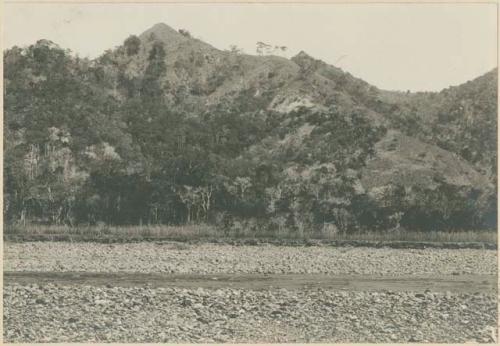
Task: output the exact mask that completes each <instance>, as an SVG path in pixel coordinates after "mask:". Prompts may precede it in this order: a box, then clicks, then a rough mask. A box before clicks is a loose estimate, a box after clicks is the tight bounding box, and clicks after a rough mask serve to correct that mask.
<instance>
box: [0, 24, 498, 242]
mask: <svg viewBox="0 0 500 346" xmlns="http://www.w3.org/2000/svg"><path fill="white" fill-rule="evenodd" d="M4 70H5V73H4V82H5V109H4V110H5V126H4V143H5V146H4V148H5V149H4V157H5V165H4V166H5V172H4V173H5V174H4V176H5V182H4V187H5V201H6V202H5V203H4V204H5V210H4V212H5V215H6V219H7V220H8V222H13V223H15V222H45V223H95V222H101V221H102V222H106V223H113V224H134V223H142V222H149V223H185V222H210V223H214V224H217V226H219V227H226V228H231V229H235V228H238V227H239V228H242V229H247V230H248V229H253V230H254V231H255V232H257V233H258V232H264V233H265V232H271V233H272V232H274V231H275V230H279V229H282V228H283V227H286V228H289V229H292V230H294V231H295V232H297V234H299V235H300V234H305V233H311V234H315V235H318V234H320V233H321V232H332V230H333V231H337V230H341V231H354V230H358V229H376V228H380V229H393V228H407V229H452V228H488V227H494V225H495V224H496V114H497V104H496V100H497V98H496V85H497V72H496V70H494V71H491V72H489V73H487V74H486V75H484V76H481V77H479V78H477V79H475V80H473V81H470V82H467V83H465V84H463V85H460V86H457V87H450V88H448V89H445V90H443V91H441V92H438V93H404V92H389V91H384V90H380V89H378V88H376V87H374V86H372V85H370V84H368V83H366V82H365V81H363V80H361V79H358V78H355V77H353V76H351V75H350V74H349V73H347V72H344V71H342V70H341V69H339V68H337V67H335V66H332V65H328V64H327V63H325V62H322V61H320V60H317V59H314V58H313V57H311V56H309V55H308V54H306V53H305V52H300V53H299V54H297V55H296V56H294V57H293V58H291V59H286V58H283V57H279V56H272V55H259V56H254V55H246V54H242V53H240V52H238V51H237V50H232V51H222V50H218V49H216V48H214V47H212V46H210V45H209V44H207V43H205V42H202V41H200V40H198V39H196V38H193V37H192V36H191V35H190V33H189V32H187V31H185V30H179V31H176V30H174V29H172V28H171V27H169V26H167V25H166V24H161V23H160V24H156V25H154V26H153V27H152V28H150V29H148V30H147V31H145V32H144V33H142V34H141V35H139V36H134V35H132V36H130V37H129V38H127V39H126V40H125V42H124V43H123V45H121V46H118V47H116V48H115V49H113V50H108V51H106V52H104V54H102V55H101V56H100V57H99V58H97V59H94V60H88V59H79V58H78V57H75V56H73V55H72V54H71V53H70V52H69V51H65V50H63V49H62V48H60V47H58V46H57V45H56V44H54V43H52V42H50V41H47V40H40V41H38V42H37V43H35V44H33V45H31V46H29V47H24V48H19V47H13V48H12V49H9V50H7V51H5V52H4ZM318 232H319V233H318Z"/></svg>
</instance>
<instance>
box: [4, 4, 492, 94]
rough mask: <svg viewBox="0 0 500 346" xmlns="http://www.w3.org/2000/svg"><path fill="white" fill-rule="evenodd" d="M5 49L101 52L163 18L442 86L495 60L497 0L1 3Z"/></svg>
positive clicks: (369, 72) (386, 84) (400, 80)
mask: <svg viewBox="0 0 500 346" xmlns="http://www.w3.org/2000/svg"><path fill="white" fill-rule="evenodd" d="M3 21H4V23H3V34H4V40H3V42H4V44H3V46H4V49H6V48H10V47H12V46H14V45H17V46H26V45H30V44H33V43H34V42H36V41H37V40H39V39H42V38H43V39H49V40H51V41H54V42H55V43H57V44H59V45H60V46H61V47H62V48H68V49H70V50H71V51H73V52H74V53H76V54H78V55H79V56H80V57H89V58H94V57H97V56H99V55H100V54H102V53H103V52H104V51H105V50H106V49H110V48H113V47H116V46H117V45H120V44H121V43H122V42H123V41H124V40H125V39H126V38H127V37H128V36H129V35H131V34H136V35H139V34H140V33H142V32H143V31H145V30H146V29H148V28H150V27H151V26H153V25H154V24H156V23H159V22H163V23H166V24H168V25H169V26H171V27H173V28H174V29H181V28H182V29H187V30H189V31H190V32H191V33H192V35H193V36H194V37H197V38H200V39H202V40H203V41H205V42H207V43H209V44H211V45H213V46H214V47H216V48H219V49H228V48H229V46H230V45H233V44H234V45H237V46H238V47H240V48H242V49H243V50H244V52H245V53H248V54H256V42H258V41H262V42H265V43H268V44H272V45H273V46H274V45H279V46H286V47H287V48H288V49H287V51H286V56H287V57H291V56H293V55H295V54H297V53H298V52H300V51H301V50H303V51H305V52H306V53H308V54H309V55H311V56H313V57H315V58H317V59H321V60H323V61H325V62H327V63H329V64H333V65H335V66H338V67H340V68H342V69H343V70H344V71H347V72H349V73H351V74H352V75H354V76H356V77H359V78H362V79H364V80H365V81H367V82H369V83H371V84H373V85H375V86H377V87H379V88H382V89H386V90H404V91H406V90H411V91H437V90H441V89H443V88H446V87H448V86H450V85H458V84H461V83H464V82H466V81H468V80H471V79H474V78H476V77H478V76H480V75H482V74H484V73H485V72H488V71H490V70H491V69H493V68H494V67H496V66H497V5H496V4H456V3H455V4H366V3H365V4H359V3H358V4H307V5H306V4H144V3H143V4H124V3H122V4H109V3H108V4H96V3H94V4H90V3H88V4H61V3H52V4H50V3H48V4H47V3H46V4H40V3H38V4H34V3H30V4H26V3H25V4H20V3H17V4H15V3H4V18H3Z"/></svg>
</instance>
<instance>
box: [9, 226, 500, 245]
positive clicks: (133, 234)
mask: <svg viewBox="0 0 500 346" xmlns="http://www.w3.org/2000/svg"><path fill="white" fill-rule="evenodd" d="M23 236H26V238H27V239H29V238H30V236H31V237H32V238H34V239H35V238H36V239H43V238H45V237H46V238H47V239H51V237H56V238H60V239H61V236H63V238H64V239H70V240H78V239H82V238H85V239H86V240H89V239H96V240H98V239H102V238H108V239H109V238H111V239H118V240H127V239H133V240H135V241H137V240H140V239H141V238H143V239H145V240H150V239H163V240H166V239H171V240H177V241H190V240H203V239H285V240H286V239H289V240H310V239H318V240H331V241H370V242H388V241H403V242H480V243H497V232H496V231H494V230H456V231H432V232H415V231H397V230H396V231H386V232H380V231H379V232H373V231H372V232H353V233H334V234H331V233H330V234H311V235H305V236H298V235H296V234H294V233H292V232H281V234H280V235H279V236H278V235H276V234H272V233H256V232H251V231H238V232H236V231H227V230H221V229H219V228H216V227H213V226H210V225H204V224H198V225H182V226H165V225H153V226H151V225H149V226H145V225H144V226H77V227H71V226H60V225H59V226H48V225H26V226H13V225H6V226H4V238H5V237H7V239H9V237H14V238H16V237H21V238H23Z"/></svg>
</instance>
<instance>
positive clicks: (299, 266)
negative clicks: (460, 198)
mask: <svg viewBox="0 0 500 346" xmlns="http://www.w3.org/2000/svg"><path fill="white" fill-rule="evenodd" d="M4 270H5V271H72V272H73V271H89V272H110V273H112V272H142V273H171V274H213V273H226V274H231V273H235V274H244V273H247V274H251V273H267V274H281V273H286V274H333V275H338V274H363V275H370V274H378V275H389V276H397V275H428V274H436V275H461V274H490V275H496V273H497V252H496V251H494V250H484V249H391V248H369V247H366V248H363V247H344V248H337V247H322V246H312V247H306V246H304V247H296V246H293V247H291V246H275V245H258V246H233V245H220V244H192V245H188V244H183V243H162V244H157V243H150V242H144V243H132V244H96V243H64V242H31V243H5V244H4Z"/></svg>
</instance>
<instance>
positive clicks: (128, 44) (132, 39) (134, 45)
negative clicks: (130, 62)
mask: <svg viewBox="0 0 500 346" xmlns="http://www.w3.org/2000/svg"><path fill="white" fill-rule="evenodd" d="M124 45H125V50H126V52H127V55H128V56H131V55H135V54H137V53H138V52H139V49H140V47H141V40H140V39H139V37H137V36H135V35H131V36H129V37H128V38H127V39H126V40H125V42H124Z"/></svg>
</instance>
